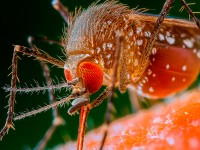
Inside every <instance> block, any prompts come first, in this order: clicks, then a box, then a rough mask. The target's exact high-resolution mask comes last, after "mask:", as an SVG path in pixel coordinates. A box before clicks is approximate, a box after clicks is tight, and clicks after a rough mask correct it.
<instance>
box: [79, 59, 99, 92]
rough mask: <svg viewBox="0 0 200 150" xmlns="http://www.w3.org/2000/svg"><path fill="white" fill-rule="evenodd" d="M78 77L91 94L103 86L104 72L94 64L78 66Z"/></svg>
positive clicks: (88, 63) (86, 63)
mask: <svg viewBox="0 0 200 150" xmlns="http://www.w3.org/2000/svg"><path fill="white" fill-rule="evenodd" d="M77 72H78V76H79V77H81V78H82V81H83V85H84V87H85V88H87V89H88V91H89V92H90V93H95V92H97V91H98V90H99V89H100V88H101V86H102V84H103V71H102V69H101V68H100V67H99V66H98V65H96V64H94V63H93V62H81V63H80V64H79V65H78V71H77Z"/></svg>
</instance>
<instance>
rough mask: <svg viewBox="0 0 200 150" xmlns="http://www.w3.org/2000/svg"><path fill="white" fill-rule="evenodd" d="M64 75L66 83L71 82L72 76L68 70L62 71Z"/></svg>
mask: <svg viewBox="0 0 200 150" xmlns="http://www.w3.org/2000/svg"><path fill="white" fill-rule="evenodd" d="M64 74H65V78H66V80H67V81H71V80H72V75H71V71H70V70H69V69H66V68H65V69H64Z"/></svg>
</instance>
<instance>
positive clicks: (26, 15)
mask: <svg viewBox="0 0 200 150" xmlns="http://www.w3.org/2000/svg"><path fill="white" fill-rule="evenodd" d="M92 2H93V1H92V0H64V1H63V3H64V4H65V5H66V6H67V7H68V8H69V10H70V11H73V10H74V9H75V7H80V6H82V7H83V8H87V6H88V5H89V4H91V3H92ZM120 2H122V3H125V4H128V5H129V6H130V7H131V8H134V7H136V6H138V5H139V8H149V9H151V10H150V11H149V13H152V14H158V13H159V12H160V10H161V8H162V5H163V3H164V0H163V1H160V0H132V1H131V0H129V1H128V0H123V1H122V0H121V1H120ZM191 2H196V5H193V6H191V8H192V9H193V10H194V11H195V12H199V11H200V2H198V0H192V1H191ZM180 8H181V4H180V2H179V1H178V0H176V2H175V3H174V5H173V8H172V11H171V12H170V16H174V17H178V18H188V15H187V13H186V12H185V11H184V12H183V13H180V12H178V10H179V9H180ZM0 20H1V23H0V87H3V86H5V84H10V77H8V76H7V75H8V74H9V73H10V72H11V70H9V69H8V68H9V66H10V65H11V60H12V53H13V45H16V44H19V45H23V46H28V43H27V37H28V36H29V35H35V36H38V35H46V36H48V37H49V38H51V39H55V40H58V39H60V37H61V36H62V30H63V27H64V21H63V20H62V18H61V17H60V15H59V14H58V13H57V12H56V11H55V10H54V9H53V8H52V6H51V1H50V0H34V1H33V0H32V1H31V0H18V1H14V0H13V1H11V0H10V1H3V2H1V5H0ZM35 44H36V45H37V47H39V48H40V49H42V50H44V51H46V52H48V53H49V54H50V55H52V56H54V57H57V56H62V53H61V50H60V47H59V46H57V45H49V44H46V43H41V42H38V43H35ZM20 57H21V59H22V60H19V69H18V76H19V79H20V85H24V82H26V83H27V84H28V85H30V84H32V83H34V82H33V79H35V80H37V81H38V82H39V83H43V82H44V78H43V74H42V70H41V67H40V64H39V63H38V62H37V61H34V60H33V58H28V57H26V56H22V55H20ZM63 58H64V57H63ZM50 68H51V73H52V74H51V77H52V78H55V76H57V77H58V78H60V77H63V70H62V69H58V68H56V67H50ZM33 85H34V84H33ZM0 92H1V93H0V128H2V127H3V126H4V123H5V120H6V111H7V108H5V107H6V106H7V101H8V97H7V98H5V97H6V95H7V94H8V93H6V92H4V91H3V90H2V89H0ZM116 93H117V95H118V97H117V98H116V100H115V105H116V117H121V116H124V115H125V114H128V113H130V111H131V108H130V103H129V101H128V94H127V93H126V94H124V95H122V94H119V91H116ZM64 94H65V92H64V91H62V92H61V93H60V94H58V95H61V96H62V95H64ZM93 97H95V96H93ZM47 98H48V96H47V94H41V93H40V94H39V95H37V94H33V95H27V94H23V95H19V94H18V95H17V98H16V101H17V102H16V105H15V112H21V111H25V110H26V109H29V110H31V109H32V108H37V106H38V105H41V106H43V105H44V103H48V100H47ZM67 109H68V106H66V107H62V108H60V109H59V111H60V113H61V115H62V116H63V117H64V119H65V122H66V124H65V126H62V127H59V128H58V130H57V131H56V133H55V134H54V135H53V137H52V139H51V141H50V142H49V143H48V148H52V147H54V146H56V145H57V144H59V143H65V142H66V141H69V140H75V139H76V135H77V127H78V115H76V116H69V115H68V114H67ZM105 109H106V103H105V102H104V103H103V105H101V106H99V107H98V108H95V109H94V110H92V111H91V113H90V116H89V118H88V130H90V129H92V128H96V127H98V126H99V125H100V124H102V122H103V120H104V112H105ZM51 122H52V117H51V111H47V112H44V113H41V114H38V115H36V116H33V117H30V118H25V119H24V120H20V121H16V122H14V125H15V129H16V130H12V129H11V130H10V131H9V134H8V135H6V136H5V137H4V138H3V141H2V142H0V149H1V150H21V149H22V150H24V149H30V148H33V147H34V146H35V145H36V144H37V142H38V141H39V140H40V139H41V137H42V136H43V135H44V133H45V132H46V130H47V129H48V127H49V126H50V125H51Z"/></svg>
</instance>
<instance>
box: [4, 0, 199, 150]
mask: <svg viewBox="0 0 200 150" xmlns="http://www.w3.org/2000/svg"><path fill="white" fill-rule="evenodd" d="M180 1H181V2H182V5H183V7H184V8H185V9H186V10H187V11H188V13H189V15H190V16H191V17H192V18H193V20H194V22H195V23H196V24H195V23H192V22H189V21H186V20H179V19H170V18H166V16H167V14H168V12H169V11H170V8H171V6H172V3H173V2H174V0H166V2H165V4H164V5H163V9H162V11H161V13H160V15H159V16H158V17H156V16H151V15H147V14H144V13H142V12H140V11H137V10H136V9H130V8H129V7H128V6H126V5H123V4H121V3H118V2H117V1H114V0H111V1H106V2H104V3H102V4H98V2H96V3H94V4H92V5H91V6H90V7H89V8H88V9H86V10H83V11H77V12H76V13H75V15H74V16H72V15H71V14H70V13H69V12H68V9H67V8H66V7H65V6H63V5H62V3H61V2H60V1H59V0H54V1H52V4H53V7H54V8H55V9H56V10H57V11H58V12H59V13H60V14H61V16H62V17H63V19H64V20H65V22H66V23H67V24H68V28H67V30H66V33H67V34H66V35H67V36H65V38H64V40H63V43H58V44H60V45H62V46H63V48H64V49H65V53H66V58H67V59H66V61H65V62H63V61H61V60H58V59H56V58H53V57H51V56H50V55H48V54H47V53H44V52H42V51H40V50H39V49H38V48H37V47H35V46H34V45H33V44H32V40H33V38H30V41H29V43H30V45H31V48H27V47H23V46H20V45H16V46H15V48H14V52H13V59H12V73H11V74H12V78H11V87H7V88H5V90H7V91H10V98H9V109H8V116H7V119H6V124H5V126H4V128H3V129H2V130H1V132H0V138H1V139H2V138H3V137H4V135H5V134H6V132H8V130H9V129H10V128H12V127H13V123H12V120H13V115H14V104H15V95H16V92H20V91H23V90H24V92H26V91H28V90H44V89H48V90H49V93H50V95H52V96H51V99H52V102H51V104H49V105H47V106H44V107H42V108H39V109H37V110H33V111H30V112H28V113H25V114H21V115H19V116H15V117H14V120H19V119H21V118H24V117H27V116H31V115H34V114H37V113H40V112H43V111H46V110H48V109H50V108H53V107H56V106H59V105H62V104H64V103H67V102H69V101H72V106H71V107H70V109H69V110H68V113H69V114H70V115H72V114H74V113H76V112H78V111H80V122H79V129H78V130H79V132H78V140H77V149H79V150H81V149H83V142H84V133H85V128H86V121H87V116H88V114H89V111H90V110H91V109H92V108H94V107H96V106H98V105H100V104H101V103H102V102H103V101H104V99H106V98H107V97H108V107H107V115H106V119H105V124H106V125H107V127H108V126H109V124H110V114H111V112H112V110H111V109H112V102H113V93H114V88H115V87H116V86H118V88H119V90H120V92H122V93H124V92H125V91H126V90H127V89H128V90H129V91H130V92H131V93H134V92H135V93H137V94H139V95H141V96H144V97H147V98H154V99H157V98H165V97H167V96H169V95H171V94H174V93H177V92H179V91H181V90H183V89H185V88H187V87H188V86H189V85H191V83H193V82H194V81H195V79H196V78H197V76H198V74H199V69H200V43H199V39H200V30H199V29H200V22H199V20H198V19H197V18H196V17H195V15H194V13H192V11H191V9H190V8H189V5H187V4H186V2H185V1H184V0H180ZM43 40H45V39H43ZM46 41H49V40H46ZM50 42H52V41H50ZM18 53H23V54H25V55H28V56H33V57H35V58H36V59H37V60H39V61H42V62H48V63H51V64H53V65H55V66H57V67H59V68H63V70H64V75H65V78H66V81H67V82H66V83H64V84H62V85H59V86H56V85H52V83H51V82H50V78H49V70H48V68H47V66H46V65H45V64H43V63H42V66H43V68H44V72H46V73H45V76H46V80H47V85H48V86H47V87H40V88H33V89H19V88H17V86H16V82H17V79H18V77H17V60H18V56H17V55H18ZM194 64H195V65H194ZM102 85H106V89H105V90H104V91H103V92H102V93H101V94H100V95H99V97H97V98H96V99H95V100H93V101H90V96H91V94H93V93H96V92H97V91H98V90H99V89H100V88H101V86H102ZM57 87H68V88H69V89H70V91H71V94H70V95H69V96H68V97H66V98H64V99H61V100H59V101H55V98H54V97H53V90H54V89H55V88H57ZM131 101H135V100H134V99H133V100H131ZM55 112H57V110H56V109H55ZM55 118H57V120H56V121H55V124H53V126H52V128H50V129H49V130H48V131H49V132H47V136H46V137H50V136H49V135H48V134H49V133H52V131H53V130H54V129H55V128H56V127H57V126H58V125H60V124H62V119H61V118H60V117H59V115H58V113H55ZM106 137H107V131H106V132H105V134H104V137H103V139H102V143H101V144H100V147H99V148H100V149H103V145H104V143H105V140H106ZM44 139H48V138H44ZM46 142H47V141H45V140H42V144H41V145H43V146H41V145H40V146H41V147H42V148H44V145H45V143H46ZM40 146H39V148H38V149H41V147H40Z"/></svg>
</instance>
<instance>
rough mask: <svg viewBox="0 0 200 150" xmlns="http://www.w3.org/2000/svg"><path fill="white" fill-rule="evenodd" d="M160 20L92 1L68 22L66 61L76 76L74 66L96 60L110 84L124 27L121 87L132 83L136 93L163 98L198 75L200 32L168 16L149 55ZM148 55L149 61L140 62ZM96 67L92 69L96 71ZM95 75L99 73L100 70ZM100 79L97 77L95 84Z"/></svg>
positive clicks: (118, 78)
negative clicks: (147, 44)
mask: <svg viewBox="0 0 200 150" xmlns="http://www.w3.org/2000/svg"><path fill="white" fill-rule="evenodd" d="M156 19H157V17H156V16H148V15H143V14H140V13H138V12H136V11H135V10H130V9H128V8H127V7H126V6H124V5H122V4H115V3H114V2H107V3H104V4H101V5H96V6H91V7H90V8H88V9H87V10H86V11H83V12H82V13H81V14H78V15H77V16H76V17H75V19H74V20H73V21H72V23H71V25H70V28H69V30H68V38H67V45H66V50H67V54H68V56H69V59H68V60H67V62H66V64H65V65H66V66H67V68H68V69H69V70H71V74H72V75H77V73H76V70H77V69H76V67H77V68H79V66H80V65H81V64H82V63H83V62H88V61H89V62H91V63H94V64H96V65H97V66H99V67H100V68H101V69H102V71H103V73H104V84H109V83H110V81H111V79H110V78H109V77H110V76H111V73H112V68H113V62H114V52H115V50H116V37H117V35H118V34H119V32H123V34H124V40H123V42H122V45H123V46H122V52H121V56H120V63H119V68H118V75H116V76H117V81H118V85H119V89H120V90H121V91H122V92H123V91H125V90H126V88H127V85H128V84H129V85H132V86H133V87H134V88H135V90H136V91H137V93H138V94H141V95H143V96H146V97H149V98H163V97H166V96H168V95H170V94H173V93H176V92H178V91H180V90H183V89H185V88H186V87H188V86H189V85H190V84H191V83H192V82H193V81H194V80H195V79H196V77H197V75H198V74H199V68H200V43H199V38H200V31H199V29H198V28H197V27H196V26H195V25H194V24H193V23H191V22H188V21H183V20H175V21H174V20H172V19H165V21H164V23H163V26H162V27H161V29H160V31H159V34H158V35H157V37H156V42H155V44H154V45H153V49H152V51H151V54H150V56H148V55H147V53H146V51H145V45H146V43H147V41H148V40H149V38H150V36H151V33H152V31H153V27H154V25H155V22H156ZM144 59H147V60H148V63H147V64H146V65H145V66H142V65H141V62H143V61H144ZM81 66H82V65H81ZM141 67H143V68H142V69H141ZM97 68H98V67H97ZM95 71H96V70H95V69H94V70H91V71H90V72H91V73H92V74H94V73H93V72H95ZM80 72H81V71H80ZM80 72H79V73H78V74H80ZM88 74H89V72H88ZM100 74H101V73H100ZM138 74H139V76H138ZM73 78H75V76H73ZM96 78H101V77H99V76H98V75H97V76H96ZM84 80H88V79H87V76H84V77H83V82H85V81H84ZM89 81H91V82H93V80H89ZM94 81H95V80H94ZM99 82H101V81H99ZM99 82H96V81H95V82H94V84H99ZM87 84H88V83H87ZM86 88H90V87H86ZM99 88H100V86H99ZM95 91H96V90H95Z"/></svg>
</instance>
